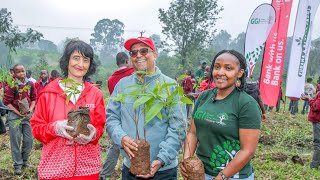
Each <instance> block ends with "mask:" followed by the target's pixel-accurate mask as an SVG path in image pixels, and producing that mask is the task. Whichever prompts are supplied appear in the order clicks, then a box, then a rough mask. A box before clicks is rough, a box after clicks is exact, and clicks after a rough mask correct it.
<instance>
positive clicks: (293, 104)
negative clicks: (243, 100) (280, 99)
mask: <svg viewBox="0 0 320 180" xmlns="http://www.w3.org/2000/svg"><path fill="white" fill-rule="evenodd" d="M289 99H290V104H289V111H290V114H291V115H295V114H296V113H297V112H298V111H299V109H298V107H299V100H300V98H297V97H289Z"/></svg>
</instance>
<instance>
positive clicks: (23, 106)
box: [18, 97, 29, 114]
mask: <svg viewBox="0 0 320 180" xmlns="http://www.w3.org/2000/svg"><path fill="white" fill-rule="evenodd" d="M18 106H19V110H20V112H21V113H22V114H25V113H27V112H28V111H29V102H28V99H27V98H26V97H25V98H23V99H22V100H18Z"/></svg>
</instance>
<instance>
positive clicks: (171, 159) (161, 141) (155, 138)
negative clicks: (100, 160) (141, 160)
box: [107, 67, 187, 171]
mask: <svg viewBox="0 0 320 180" xmlns="http://www.w3.org/2000/svg"><path fill="white" fill-rule="evenodd" d="M157 81H160V82H161V83H164V82H166V83H176V81H174V80H173V79H171V78H169V77H167V76H165V75H164V74H162V73H161V71H160V70H159V68H157V67H156V73H155V74H153V75H146V76H145V83H146V84H148V87H149V88H150V89H153V88H154V86H155V85H156V83H157ZM138 82H139V81H138V77H137V75H136V74H133V75H131V76H128V77H125V78H123V79H121V80H120V81H119V82H118V83H117V85H116V87H115V89H114V91H113V93H112V95H111V97H115V96H117V94H118V93H119V92H122V93H127V92H131V91H132V90H133V88H134V87H132V88H127V89H126V87H128V86H130V85H134V84H137V83H138ZM173 88H174V87H172V86H171V89H170V91H171V92H172V91H173V90H174V89H173ZM133 103H134V102H133V101H132V99H131V98H129V97H127V98H126V99H125V101H124V103H120V102H118V101H115V100H113V99H112V98H111V99H110V101H109V103H108V106H107V132H108V134H109V136H110V137H111V138H112V140H113V142H114V143H115V144H117V145H119V146H120V149H121V153H122V154H123V155H124V157H125V160H124V164H125V166H127V167H128V168H130V159H129V157H128V156H127V154H126V153H125V151H124V150H123V147H122V145H121V140H122V138H123V137H124V136H129V137H131V138H133V139H136V137H137V135H136V125H135V123H134V120H133V116H134V115H133V114H134V111H133ZM139 109H140V110H141V111H140V112H139ZM136 114H140V115H139V121H138V132H139V136H140V138H143V137H144V130H143V127H144V118H143V117H144V113H143V110H142V107H138V108H137V109H136ZM161 114H162V120H160V119H159V118H158V117H157V116H156V117H154V118H153V119H152V120H151V121H150V122H149V123H148V124H146V126H145V129H146V139H147V141H148V142H149V143H150V161H151V162H152V161H154V160H157V159H158V160H161V161H163V162H164V163H165V165H164V166H163V167H161V168H160V169H159V171H163V170H167V169H171V168H174V167H176V166H177V165H178V158H177V157H178V154H179V150H180V148H181V145H182V143H183V142H184V138H185V135H186V134H185V130H184V129H185V127H186V124H187V118H186V108H185V105H181V104H177V105H175V106H174V108H173V110H170V111H169V110H167V109H165V108H163V109H162V110H161ZM170 117H172V118H171V119H169V118H170Z"/></svg>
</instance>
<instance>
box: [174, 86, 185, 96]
mask: <svg viewBox="0 0 320 180" xmlns="http://www.w3.org/2000/svg"><path fill="white" fill-rule="evenodd" d="M176 89H177V91H178V94H179V95H180V96H183V94H184V93H183V87H181V86H178V87H176Z"/></svg>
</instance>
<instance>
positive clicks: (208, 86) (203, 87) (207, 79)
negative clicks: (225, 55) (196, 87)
mask: <svg viewBox="0 0 320 180" xmlns="http://www.w3.org/2000/svg"><path fill="white" fill-rule="evenodd" d="M204 75H205V79H204V80H203V81H202V82H201V83H200V93H201V92H203V91H205V90H208V89H213V88H215V87H216V85H215V84H214V82H213V81H212V82H211V81H210V66H206V69H205V72H204Z"/></svg>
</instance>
